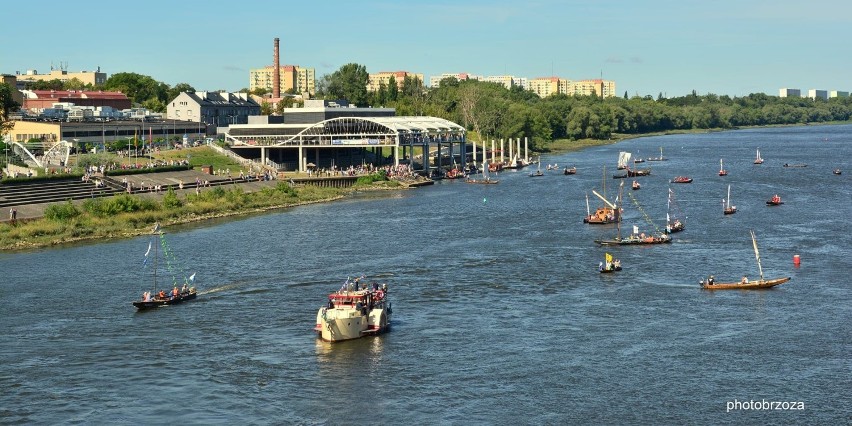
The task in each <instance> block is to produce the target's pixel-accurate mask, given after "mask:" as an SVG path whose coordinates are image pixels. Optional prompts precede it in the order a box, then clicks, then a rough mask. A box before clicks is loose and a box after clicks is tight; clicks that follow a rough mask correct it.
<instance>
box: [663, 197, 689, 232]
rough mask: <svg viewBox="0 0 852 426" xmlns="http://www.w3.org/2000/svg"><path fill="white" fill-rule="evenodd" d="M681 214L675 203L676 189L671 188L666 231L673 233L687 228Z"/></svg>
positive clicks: (667, 206)
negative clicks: (673, 212)
mask: <svg viewBox="0 0 852 426" xmlns="http://www.w3.org/2000/svg"><path fill="white" fill-rule="evenodd" d="M672 207H674V208H675V214H672ZM680 216H681V214H680V213H679V209H678V208H677V204H676V203H675V198H674V191H672V189H671V188H669V200H668V202H667V203H666V233H667V234H672V233H675V232H680V231H683V230H684V229H686V225H685V224H684V223H683V221H681V220H680Z"/></svg>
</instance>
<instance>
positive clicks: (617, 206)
mask: <svg viewBox="0 0 852 426" xmlns="http://www.w3.org/2000/svg"><path fill="white" fill-rule="evenodd" d="M623 190H624V181H623V180H622V181H621V184H620V185H618V200H616V201H618V202H617V203H615V213H616V214H618V212H620V211H621V203H622V200H621V193H622V191H623ZM616 223H617V224H618V227H617V228H618V236H617V237H616V238H615V239H616V240H617V241H621V221H620V220H616Z"/></svg>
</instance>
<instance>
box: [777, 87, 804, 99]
mask: <svg viewBox="0 0 852 426" xmlns="http://www.w3.org/2000/svg"><path fill="white" fill-rule="evenodd" d="M778 96H779V97H782V98H801V97H802V91H801V90H799V89H787V88H782V89H781V90H779V93H778Z"/></svg>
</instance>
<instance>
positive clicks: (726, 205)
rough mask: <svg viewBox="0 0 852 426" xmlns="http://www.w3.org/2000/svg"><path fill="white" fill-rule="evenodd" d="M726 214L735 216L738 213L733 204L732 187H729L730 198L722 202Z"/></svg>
mask: <svg viewBox="0 0 852 426" xmlns="http://www.w3.org/2000/svg"><path fill="white" fill-rule="evenodd" d="M722 205H723V206H724V213H725V214H734V213H736V212H737V206H735V205H733V204H731V185H728V198H725V199H724V200H722Z"/></svg>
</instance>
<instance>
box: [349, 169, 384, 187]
mask: <svg viewBox="0 0 852 426" xmlns="http://www.w3.org/2000/svg"><path fill="white" fill-rule="evenodd" d="M385 180H388V174H387V172H385V171H384V170H379V171H378V172H376V173H372V174H369V175H367V176H361V177H359V178H358V180H357V181H355V184H356V185H370V184H372V183H373V182H381V181H385Z"/></svg>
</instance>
